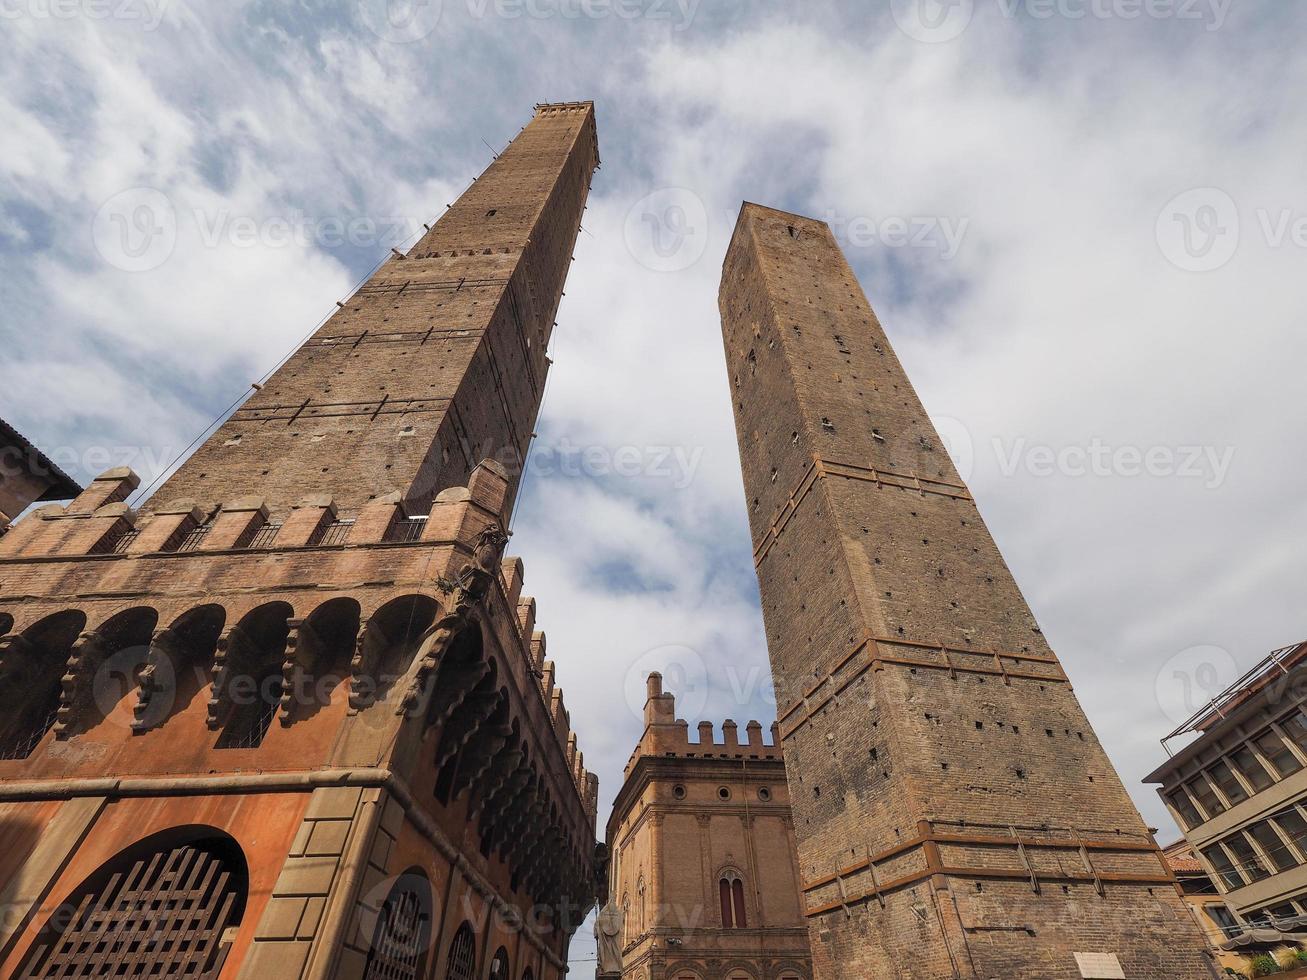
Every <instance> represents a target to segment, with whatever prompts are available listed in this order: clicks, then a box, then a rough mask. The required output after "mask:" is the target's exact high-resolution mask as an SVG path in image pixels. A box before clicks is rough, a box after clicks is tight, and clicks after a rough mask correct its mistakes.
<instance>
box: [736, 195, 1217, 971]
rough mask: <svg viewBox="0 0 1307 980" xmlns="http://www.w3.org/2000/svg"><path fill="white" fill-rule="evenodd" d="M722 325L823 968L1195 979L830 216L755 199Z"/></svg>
mask: <svg viewBox="0 0 1307 980" xmlns="http://www.w3.org/2000/svg"><path fill="white" fill-rule="evenodd" d="M721 314H722V330H723V335H724V339H725V344H726V353H727V361H728V366H729V370H730V373H731V391H732V401H733V403H734V405H735V417H736V426H737V432H738V437H739V444H740V456H741V460H742V463H743V466H744V482H745V487H746V490H747V495H748V508H749V516H750V521H751V525H752V529H753V538H754V545H755V552H754V558H755V562H756V565H757V572H758V581H759V584H760V586H761V590H762V601H763V612H764V615H765V618H766V627H767V639H768V647H769V650H770V655H771V662H772V672H773V676H774V679H775V684H776V689H777V696H778V701H779V706H778V715H779V722H780V728H781V738H782V744H783V748H784V755H785V762H786V767H787V772H788V777H789V780H790V790H791V798H792V801H793V809H794V820H795V829H796V833H797V836H798V840H799V855H800V863H801V870H802V875H803V893H804V901H805V903H806V914H807V917H808V922H809V928H810V935H811V940H812V952H813V958H814V968H815V975H816V976H817V977H818V978H821V980H850V978H855V977H856V978H859V980H861V978H878V977H902V978H914V980H919V978H942V977H967V978H973V977H974V978H981V980H989V978H995V977H998V978H1003V980H1011V978H1028V980H1062V978H1066V980H1070V978H1080V977H1129V978H1131V980H1141V978H1159V980H1160V978H1176V977H1183V978H1193V977H1208V976H1210V975H1211V973H1210V966H1209V961H1208V959H1207V957H1206V954H1205V952H1204V948H1203V945H1204V944H1203V941H1202V938H1201V936H1200V935H1199V933H1198V931H1197V929H1196V927H1195V925H1194V923H1193V922H1192V920H1191V919H1190V918H1189V915H1188V913H1187V912H1186V911H1185V907H1184V904H1183V902H1182V901H1181V898H1180V896H1179V894H1178V891H1177V889H1176V887H1175V885H1174V880H1173V878H1172V877H1171V874H1170V872H1169V870H1168V869H1167V866H1166V863H1165V861H1164V860H1163V859H1162V857H1161V855H1160V852H1159V851H1158V849H1157V846H1156V843H1155V841H1154V840H1153V838H1152V835H1151V834H1150V832H1149V831H1148V829H1147V828H1146V827H1145V826H1144V824H1143V822H1142V821H1141V819H1140V817H1139V814H1138V812H1137V811H1136V810H1135V807H1134V805H1133V804H1132V802H1131V801H1130V798H1129V797H1128V796H1127V794H1126V791H1125V789H1124V787H1123V786H1122V784H1121V781H1120V779H1119V778H1118V777H1117V775H1116V773H1115V771H1114V770H1113V768H1112V764H1111V762H1110V761H1109V760H1108V758H1107V756H1106V754H1105V753H1104V751H1103V748H1102V746H1101V745H1100V744H1099V742H1098V740H1097V739H1096V738H1095V737H1094V732H1093V730H1092V729H1091V727H1090V725H1089V722H1088V721H1087V720H1086V718H1085V715H1084V712H1083V711H1082V710H1081V708H1080V705H1079V704H1078V702H1077V700H1076V697H1075V694H1074V693H1073V691H1072V689H1071V684H1070V682H1069V681H1068V679H1067V675H1066V674H1065V673H1064V671H1063V669H1062V666H1061V664H1060V663H1059V662H1058V660H1057V658H1056V657H1055V656H1054V654H1053V652H1052V650H1051V649H1050V648H1049V645H1048V643H1047V641H1046V640H1045V638H1044V636H1043V634H1042V633H1041V632H1040V630H1039V627H1038V626H1037V625H1036V623H1035V619H1034V617H1033V616H1032V615H1031V613H1030V610H1029V609H1028V608H1027V606H1026V603H1025V600H1024V598H1023V597H1022V595H1021V592H1020V590H1019V589H1018V588H1017V585H1016V582H1015V581H1014V580H1013V578H1012V574H1011V572H1010V571H1009V570H1008V568H1007V565H1006V564H1005V563H1004V561H1003V557H1002V555H1000V554H999V551H998V548H997V547H996V546H995V544H994V541H993V539H992V538H991V537H990V535H989V532H988V531H987V529H986V527H985V524H984V521H983V520H982V519H981V517H980V514H979V512H978V511H977V509H976V504H975V502H974V501H973V499H972V497H971V494H970V493H969V492H968V490H967V487H966V486H965V485H964V483H963V481H962V479H961V478H960V477H959V476H958V474H957V472H956V470H955V469H954V466H953V464H952V463H951V462H950V460H949V457H948V455H947V453H946V452H945V450H944V448H943V446H942V445H941V441H940V438H939V436H938V434H937V433H936V432H935V430H934V428H933V426H932V424H931V421H930V419H929V417H928V416H927V415H926V412H925V410H924V409H923V408H922V405H921V402H920V401H919V400H918V399H917V396H916V394H915V392H914V391H913V388H912V385H911V383H910V382H909V381H908V378H907V375H906V374H905V373H904V370H903V367H902V365H901V364H900V363H899V362H898V360H897V359H896V358H895V356H894V352H893V350H892V349H891V347H890V344H889V340H888V339H887V338H886V336H885V332H884V331H883V330H882V328H881V326H880V323H879V322H878V321H877V319H876V316H875V314H874V313H873V312H872V310H871V307H870V306H869V305H868V303H867V300H866V297H865V296H864V294H863V293H862V290H861V289H860V288H859V286H858V282H857V280H856V279H855V278H854V275H853V272H852V270H851V269H850V267H849V265H848V263H847V261H846V260H845V258H844V256H843V254H842V253H841V251H840V249H839V246H838V245H837V244H836V242H835V239H834V237H833V235H832V234H831V232H830V229H829V228H828V227H827V226H826V225H825V224H824V223H822V222H818V221H813V220H811V219H808V218H802V217H799V216H796V215H791V214H786V213H783V212H779V211H774V210H771V209H768V208H764V207H759V206H756V205H746V206H745V208H744V210H743V213H742V214H741V216H740V220H739V223H738V225H737V227H736V229H735V234H734V238H733V240H732V242H731V247H730V251H729V253H728V255H727V258H726V265H725V269H724V272H723V276H722V287H721Z"/></svg>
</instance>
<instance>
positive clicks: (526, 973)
mask: <svg viewBox="0 0 1307 980" xmlns="http://www.w3.org/2000/svg"><path fill="white" fill-rule="evenodd" d="M535 976H536V975H535V974H534V973H532V972H531V968H530V967H529V966H528V967H527V968H526V969H525V970H523V971H522V980H535Z"/></svg>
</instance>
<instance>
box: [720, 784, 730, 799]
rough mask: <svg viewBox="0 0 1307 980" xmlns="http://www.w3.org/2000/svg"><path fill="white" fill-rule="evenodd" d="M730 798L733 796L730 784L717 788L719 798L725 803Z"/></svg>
mask: <svg viewBox="0 0 1307 980" xmlns="http://www.w3.org/2000/svg"><path fill="white" fill-rule="evenodd" d="M730 798H731V790H730V787H729V786H723V787H721V788H720V789H718V790H717V799H719V800H721V801H722V802H723V803H725V802H726V801H727V800H729V799H730Z"/></svg>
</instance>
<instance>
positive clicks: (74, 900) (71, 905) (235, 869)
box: [17, 836, 249, 980]
mask: <svg viewBox="0 0 1307 980" xmlns="http://www.w3.org/2000/svg"><path fill="white" fill-rule="evenodd" d="M248 888H249V878H248V873H247V870H246V865H245V858H244V856H243V855H242V854H241V851H240V848H239V847H238V846H237V845H236V843H235V842H234V841H232V840H231V839H230V838H226V837H223V838H206V839H192V840H189V841H186V842H184V843H177V842H176V837H175V836H174V837H172V840H171V841H170V842H168V843H162V842H160V841H159V839H158V838H154V839H152V840H151V841H146V842H143V843H142V844H139V845H137V846H136V847H134V848H130V849H129V850H128V851H125V852H123V854H121V855H120V856H119V857H117V858H115V859H114V860H112V861H110V862H109V863H108V864H106V865H104V866H103V867H101V868H100V870H99V871H97V872H96V873H95V874H94V875H92V876H91V878H89V879H88V880H87V881H86V882H85V883H83V885H82V886H81V887H80V888H79V889H78V890H77V891H75V892H73V893H72V894H71V895H70V896H69V897H68V900H67V901H66V902H65V903H64V904H63V906H62V907H61V909H60V912H61V913H63V914H59V915H55V916H52V917H51V924H50V925H47V926H46V928H45V929H44V930H43V931H42V932H41V934H40V935H39V936H37V938H36V940H35V941H34V942H33V944H32V949H31V952H30V953H29V954H28V956H27V960H26V962H25V963H24V965H23V966H22V967H21V968H20V969H19V971H18V973H17V976H18V977H19V978H21V980H49V978H55V977H73V976H96V977H114V978H116V980H126V978H146V977H149V978H155V977H173V976H177V977H181V976H184V977H189V978H191V980H214V978H216V977H217V976H218V974H219V973H220V972H221V970H222V965H223V961H224V960H225V959H226V957H227V953H228V951H229V949H230V947H231V933H232V931H233V927H234V926H236V925H238V924H239V923H240V920H241V916H242V914H243V913H244V911H245V899H246V894H247V891H248Z"/></svg>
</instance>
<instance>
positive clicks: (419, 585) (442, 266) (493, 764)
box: [0, 103, 598, 980]
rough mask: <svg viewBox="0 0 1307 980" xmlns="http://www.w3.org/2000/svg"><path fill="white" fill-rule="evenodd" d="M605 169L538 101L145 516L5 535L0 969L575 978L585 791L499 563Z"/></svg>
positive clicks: (90, 491)
mask: <svg viewBox="0 0 1307 980" xmlns="http://www.w3.org/2000/svg"><path fill="white" fill-rule="evenodd" d="M597 165H598V146H597V140H596V133H595V118H594V108H593V106H592V105H591V104H589V103H579V104H563V105H542V106H539V107H537V109H536V112H535V115H534V118H533V119H532V120H531V122H530V124H529V125H528V126H526V128H525V129H524V131H523V132H522V133H521V134H520V135H519V136H518V137H517V138H516V139H515V140H514V142H513V143H512V145H511V146H510V147H508V148H507V149H506V150H505V151H504V152H503V153H501V154H500V155H499V156H498V158H497V159H496V160H495V162H494V163H493V165H492V166H491V167H490V168H489V169H488V170H487V171H486V172H485V173H484V174H482V176H481V177H480V179H478V180H476V181H475V182H474V183H473V184H472V185H471V187H470V188H469V189H468V190H467V191H466V192H465V193H464V194H463V196H462V197H460V198H459V199H458V201H457V202H456V203H454V204H453V205H452V206H450V207H449V209H448V210H447V211H446V212H445V213H444V214H443V215H442V216H441V218H440V220H439V221H438V222H436V223H435V224H434V225H433V226H431V227H430V229H429V230H428V232H427V233H426V234H425V235H424V236H423V237H422V238H421V240H420V241H419V242H418V243H417V244H416V245H415V246H414V247H413V248H412V249H410V250H409V251H407V252H405V253H399V252H397V253H396V254H394V255H393V256H392V257H391V258H389V259H388V260H387V261H386V262H385V263H384V264H383V265H382V266H381V267H380V268H379V270H378V271H377V272H376V273H375V274H374V275H373V276H372V277H371V278H370V279H369V280H368V281H367V282H366V283H365V284H364V285H363V286H362V287H361V288H359V289H358V291H357V292H355V293H354V294H353V295H351V296H348V297H345V298H343V299H342V300H341V301H340V303H339V304H338V308H337V309H336V310H335V311H334V312H333V313H332V315H331V316H330V317H329V318H328V319H327V320H326V321H325V323H324V324H323V325H322V326H321V328H320V329H319V330H318V331H317V332H316V333H315V334H314V335H313V336H312V337H311V339H309V340H308V342H307V343H305V344H304V345H303V346H302V347H300V348H299V349H298V350H297V351H295V352H294V353H293V354H292V356H291V357H290V358H289V360H288V361H287V362H286V363H285V365H284V366H283V367H281V368H280V369H279V370H278V371H277V372H276V373H275V374H273V375H272V376H271V378H269V379H268V381H267V383H266V384H264V385H263V386H262V387H261V388H260V389H259V390H258V391H257V392H256V393H255V394H254V395H253V396H252V397H251V398H250V399H249V400H248V401H246V402H245V403H244V405H243V406H242V407H241V408H240V409H239V410H238V411H237V412H236V413H235V414H234V415H233V416H232V417H231V419H230V420H228V421H226V422H225V423H224V424H223V425H222V426H221V427H220V428H219V429H218V430H217V431H216V432H215V434H214V435H213V436H212V437H211V438H210V439H209V440H208V441H207V442H206V443H205V444H204V445H203V446H202V447H201V448H200V449H199V451H198V452H197V453H196V454H195V455H194V456H193V457H191V459H190V460H189V461H188V462H187V463H186V464H185V465H183V466H182V467H181V468H180V469H179V470H178V471H177V473H176V474H175V475H174V476H173V477H172V478H171V479H169V480H168V481H167V482H166V483H165V484H164V485H163V486H162V488H161V489H159V490H158V491H157V492H156V493H155V494H154V495H153V496H152V497H150V498H149V499H147V500H144V501H143V502H142V503H141V504H140V505H139V507H137V508H132V507H129V506H128V504H127V498H128V496H129V495H130V494H131V493H132V491H133V490H134V489H135V488H136V487H137V484H138V482H139V481H138V480H137V478H136V477H135V476H134V475H133V474H132V473H131V472H130V471H127V470H114V471H111V472H109V473H105V474H103V475H102V476H101V477H99V478H98V479H96V480H95V481H94V482H93V483H92V484H91V485H90V486H89V487H88V488H87V489H86V490H85V491H84V492H82V493H81V494H79V495H78V496H77V497H76V499H75V500H74V501H73V502H72V504H71V505H69V506H68V507H61V506H48V507H44V508H41V509H39V510H37V511H35V512H33V513H32V514H31V515H29V516H28V517H26V518H25V519H23V520H22V521H20V522H19V523H17V524H16V525H15V526H14V528H13V529H12V530H11V531H10V532H9V533H8V534H7V535H6V536H5V537H4V538H3V539H0V692H3V699H4V712H3V720H0V893H2V894H3V905H4V908H5V911H6V915H5V917H4V919H3V922H0V976H4V977H15V978H23V980H38V978H52V977H66V976H92V975H93V976H102V977H103V976H113V977H119V978H125V977H133V978H136V977H142V978H143V977H165V976H166V977H174V976H176V977H190V978H195V980H215V978H221V980H235V978H241V980H271V978H275V980H310V978H312V980H333V978H338V980H355V978H367V980H419V978H424V980H425V978H429V977H439V978H441V980H446V978H449V980H485V978H487V977H494V978H496V980H522V978H530V980H557V978H559V977H562V976H563V975H564V974H565V973H566V972H567V962H566V961H567V957H568V947H569V942H570V938H571V935H572V933H573V932H574V930H575V929H576V928H577V926H578V925H579V924H580V922H581V921H582V918H583V917H584V915H585V913H586V911H587V910H588V909H589V908H590V907H591V906H592V904H593V897H594V892H595V881H594V877H595V876H594V862H595V816H596V795H597V780H596V779H595V778H594V777H593V776H591V775H590V774H589V773H588V772H587V771H586V769H585V767H584V763H583V759H582V756H581V753H580V752H579V751H578V747H577V739H576V736H575V735H574V734H573V733H572V732H571V731H570V726H569V719H568V713H567V710H566V707H565V704H564V701H563V693H562V690H561V689H560V688H559V687H558V686H557V685H556V683H555V675H554V668H553V665H552V664H551V663H550V662H549V661H547V660H546V659H545V638H544V636H543V634H541V633H538V632H536V629H535V619H536V608H535V603H534V601H533V600H532V599H530V598H525V597H524V596H523V594H522V586H523V570H522V563H521V562H520V561H518V560H516V559H511V558H509V559H505V558H503V549H504V545H505V542H506V540H507V536H506V534H505V528H506V527H507V526H508V520H509V515H510V509H511V507H512V501H513V499H514V496H515V494H516V491H517V488H518V482H519V478H520V474H521V467H520V466H519V465H517V463H518V461H520V460H521V458H522V457H523V455H524V454H525V451H526V448H527V445H528V443H529V440H530V437H531V433H532V431H533V428H534V424H535V420H536V416H537V413H538V411H539V408H540V399H541V393H542V391H543V389H544V381H545V374H546V372H547V371H548V369H549V359H548V358H547V357H546V355H545V350H546V346H547V344H548V342H549V338H550V333H551V331H552V329H553V326H554V321H555V315H556V312H557V309H558V304H559V299H560V296H561V295H562V290H563V284H564V280H565V277H566V274H567V271H568V268H569V265H570V263H571V258H572V250H573V247H574V244H575V241H576V237H577V233H578V230H579V228H580V222H581V213H582V210H583V208H584V206H585V201H586V197H587V193H588V190H589V186H590V179H591V174H592V172H593V171H594V169H595V168H596V166H597ZM333 299H334V297H333Z"/></svg>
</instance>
